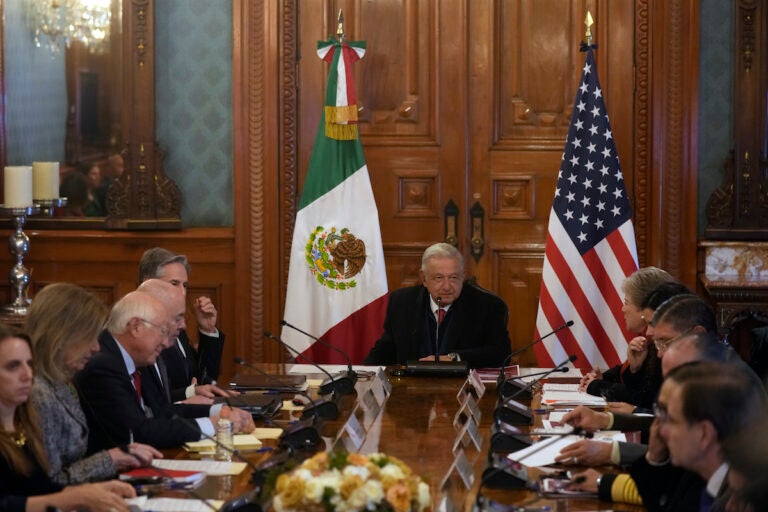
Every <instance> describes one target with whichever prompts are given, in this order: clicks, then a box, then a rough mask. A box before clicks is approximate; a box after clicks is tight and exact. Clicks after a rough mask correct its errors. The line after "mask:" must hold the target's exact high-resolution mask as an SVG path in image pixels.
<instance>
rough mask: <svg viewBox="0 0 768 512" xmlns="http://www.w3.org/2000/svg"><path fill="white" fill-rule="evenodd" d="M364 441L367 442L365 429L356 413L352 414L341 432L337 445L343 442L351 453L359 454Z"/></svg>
mask: <svg viewBox="0 0 768 512" xmlns="http://www.w3.org/2000/svg"><path fill="white" fill-rule="evenodd" d="M363 441H365V429H363V426H362V425H361V424H360V420H358V419H357V416H356V415H355V414H354V413H353V414H350V416H349V419H347V422H346V423H345V424H344V426H343V427H342V428H341V430H340V431H339V435H338V437H337V438H336V444H337V445H338V444H339V442H341V443H343V444H344V447H345V448H346V449H347V450H348V451H349V452H358V451H360V447H361V446H363Z"/></svg>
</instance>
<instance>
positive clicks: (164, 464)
mask: <svg viewBox="0 0 768 512" xmlns="http://www.w3.org/2000/svg"><path fill="white" fill-rule="evenodd" d="M152 465H153V466H155V467H157V468H161V469H178V470H181V471H202V472H204V473H205V474H206V475H213V476H219V475H239V474H240V473H242V472H243V470H244V469H245V467H246V464H245V462H224V461H217V460H172V459H155V460H154V461H152Z"/></svg>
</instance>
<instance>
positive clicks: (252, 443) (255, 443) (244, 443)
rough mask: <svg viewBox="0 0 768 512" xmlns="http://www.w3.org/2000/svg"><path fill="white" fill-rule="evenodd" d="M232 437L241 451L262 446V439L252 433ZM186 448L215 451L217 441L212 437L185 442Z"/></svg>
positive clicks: (192, 450)
mask: <svg viewBox="0 0 768 512" xmlns="http://www.w3.org/2000/svg"><path fill="white" fill-rule="evenodd" d="M232 439H233V441H234V449H235V450H239V451H244V450H258V449H259V448H261V446H262V443H261V441H260V440H259V439H258V438H257V437H256V436H254V435H252V434H235V435H234V436H232ZM184 449H185V450H187V451H188V452H195V453H214V452H215V451H216V443H214V442H213V440H211V439H203V440H202V441H192V442H189V443H184Z"/></svg>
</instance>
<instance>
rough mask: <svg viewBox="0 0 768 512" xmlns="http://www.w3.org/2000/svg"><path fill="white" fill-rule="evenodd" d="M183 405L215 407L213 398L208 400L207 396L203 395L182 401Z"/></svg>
mask: <svg viewBox="0 0 768 512" xmlns="http://www.w3.org/2000/svg"><path fill="white" fill-rule="evenodd" d="M181 403H183V404H187V405H213V398H208V397H207V396H202V395H195V396H192V397H189V398H187V399H185V400H182V401H181Z"/></svg>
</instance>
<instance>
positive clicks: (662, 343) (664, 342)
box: [653, 326, 696, 351]
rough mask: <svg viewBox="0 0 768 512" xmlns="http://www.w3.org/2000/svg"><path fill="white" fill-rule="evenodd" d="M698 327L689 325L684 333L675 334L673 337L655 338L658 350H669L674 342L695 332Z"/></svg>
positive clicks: (654, 341) (654, 342)
mask: <svg viewBox="0 0 768 512" xmlns="http://www.w3.org/2000/svg"><path fill="white" fill-rule="evenodd" d="M695 328H696V326H693V327H689V328H688V329H686V330H685V332H683V333H682V334H678V335H677V336H673V337H672V338H667V339H663V338H662V339H656V338H654V339H653V344H654V345H655V346H656V351H660V350H668V349H669V347H670V346H672V344H673V343H675V342H677V341H680V340H681V339H683V338H685V337H686V336H688V335H689V334H691V333H692V332H693V330H694V329H695Z"/></svg>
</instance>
